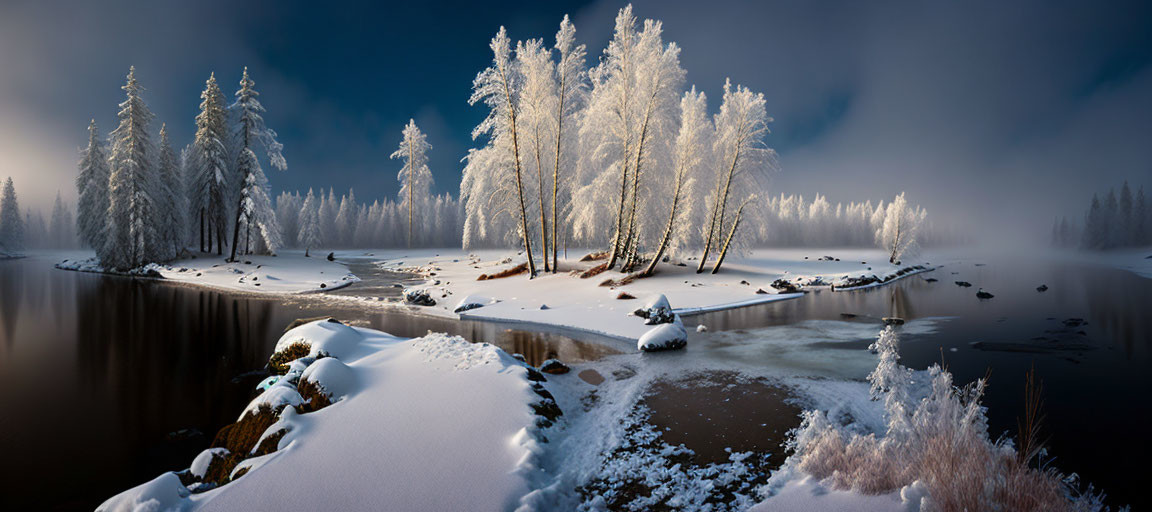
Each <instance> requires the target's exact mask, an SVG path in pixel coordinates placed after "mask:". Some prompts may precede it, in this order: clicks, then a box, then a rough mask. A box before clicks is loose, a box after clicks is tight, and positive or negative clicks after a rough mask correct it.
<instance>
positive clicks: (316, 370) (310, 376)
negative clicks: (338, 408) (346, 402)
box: [301, 357, 356, 402]
mask: <svg viewBox="0 0 1152 512" xmlns="http://www.w3.org/2000/svg"><path fill="white" fill-rule="evenodd" d="M301 378H302V379H303V380H306V381H309V382H313V383H315V384H318V385H319V386H320V388H321V389H323V390H324V391H325V392H327V393H328V395H329V396H330V398H332V401H333V402H335V401H336V400H338V399H339V398H340V397H342V396H345V395H347V394H348V393H351V392H352V391H353V390H354V389H355V388H356V375H355V374H353V373H352V369H351V368H349V367H348V365H346V364H344V363H343V362H342V361H340V360H339V359H336V358H334V357H325V358H324V359H319V360H317V361H316V362H315V363H312V364H311V365H309V366H308V368H307V369H305V370H304V374H303V375H302V376H301Z"/></svg>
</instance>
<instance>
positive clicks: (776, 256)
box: [336, 249, 914, 343]
mask: <svg viewBox="0 0 1152 512" xmlns="http://www.w3.org/2000/svg"><path fill="white" fill-rule="evenodd" d="M585 253H587V251H576V250H571V251H569V256H570V259H568V260H566V261H561V262H560V267H561V272H558V273H555V274H552V273H544V272H542V271H541V272H540V274H539V275H538V276H537V277H536V278H535V279H531V280H529V279H528V277H527V274H519V275H514V276H510V277H504V278H499V279H487V280H483V281H479V280H477V278H478V277H480V275H481V274H494V273H497V272H500V271H502V270H507V269H510V268H512V267H515V266H516V265H518V264H520V263H523V262H524V261H525V259H524V258H523V256H518V255H517V254H516V253H515V252H514V251H509V250H477V251H462V250H450V249H436V250H419V249H416V250H395V249H389V250H378V251H343V252H340V251H338V252H337V253H336V254H337V259H338V260H347V259H353V258H356V259H369V260H371V261H375V262H377V264H379V265H381V266H382V267H383V268H389V269H395V270H406V271H412V272H417V273H420V274H423V275H425V276H426V277H427V279H428V281H427V284H426V285H425V286H424V287H423V288H424V289H425V290H426V291H427V292H428V293H429V295H430V296H431V297H432V298H433V299H434V300H435V301H436V305H435V306H429V307H422V308H420V309H421V311H422V312H426V313H432V314H439V315H445V316H452V317H455V316H457V315H459V317H460V318H471V319H486V320H500V321H504V322H513V323H515V322H525V323H533V324H541V325H548V326H558V327H563V328H566V329H575V330H582V331H589V332H593V333H596V334H601V335H606V336H610V337H616V338H620V339H622V340H628V341H629V342H631V343H635V340H636V339H638V338H639V337H640V336H642V335H643V334H644V333H646V332H647V331H648V330H649V329H650V328H651V326H649V325H645V324H644V321H643V319H641V318H638V317H635V316H630V315H629V313H631V312H632V311H634V310H635V309H637V308H639V307H640V306H642V303H643V301H644V300H645V299H647V298H648V297H651V296H654V295H656V294H664V295H665V296H667V297H668V300H669V302H671V304H672V307H673V308H674V309H675V310H676V311H677V312H678V313H680V314H681V315H690V314H694V313H698V312H705V311H715V310H719V309H727V308H733V307H740V306H747V305H752V304H759V303H764V302H771V301H777V300H786V299H791V298H796V297H799V296H800V295H799V294H797V293H782V292H781V291H780V290H777V289H776V288H773V287H772V286H771V285H772V283H773V282H774V281H776V280H777V279H785V280H788V281H790V282H792V283H795V284H804V283H812V282H823V283H827V284H831V283H835V282H837V281H839V280H841V279H843V278H845V277H859V276H861V275H873V274H874V275H876V276H880V277H883V276H885V275H887V274H891V273H893V272H895V271H897V270H898V269H899V268H902V267H907V266H909V265H912V264H914V263H913V262H911V261H904V262H902V263H903V264H902V265H900V266H897V265H892V264H889V263H888V261H887V258H886V257H885V256H884V254H883V252H882V251H880V250H873V249H821V250H800V249H759V250H756V251H755V252H753V254H752V255H751V256H750V257H748V258H744V259H734V260H732V261H730V262H728V263H725V265H724V267H723V268H722V269H721V271H720V272H719V273H717V274H710V273H707V272H705V273H702V274H697V273H696V272H695V268H694V267H692V266H690V265H689V266H675V265H670V264H662V265H660V266H659V267H658V269H659V271H658V273H657V274H656V275H655V276H653V277H650V278H644V279H636V280H635V281H633V282H631V283H629V284H626V285H622V286H601V283H602V282H604V281H605V280H607V279H615V280H618V279H620V278H622V277H624V274H621V273H619V272H615V271H609V272H604V273H602V274H600V275H597V276H595V277H591V278H587V279H581V278H579V277H577V276H575V275H572V274H571V271H573V270H585V269H588V268H591V267H593V266H595V265H597V264H599V263H602V262H601V261H592V262H579V261H577V260H578V259H579V258H580V257H581V256H583V255H584V254H585ZM823 256H832V258H833V259H832V260H830V261H826V260H821V259H820V258H821V257H823ZM805 257H807V259H805ZM835 258H839V261H836V260H835ZM537 263H538V264H539V262H537ZM688 263H692V262H688ZM809 288H812V286H809ZM803 289H804V287H801V290H803ZM758 291H761V292H763V293H757V292H758ZM621 293H627V294H628V295H631V296H632V297H635V298H636V299H635V300H632V299H624V300H622V299H619V298H618V297H619V296H620V294H621ZM465 299H468V300H467V301H465V303H472V304H474V305H481V307H475V308H474V309H467V310H466V311H462V312H460V313H454V310H456V309H457V307H458V306H460V305H462V301H464V300H465Z"/></svg>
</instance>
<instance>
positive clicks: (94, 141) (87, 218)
mask: <svg viewBox="0 0 1152 512" xmlns="http://www.w3.org/2000/svg"><path fill="white" fill-rule="evenodd" d="M82 155H83V156H82V157H81V158H80V175H79V176H77V177H76V192H77V193H78V194H79V198H80V199H79V204H78V205H77V207H76V213H77V215H76V227H77V231H78V232H79V235H80V241H81V242H82V243H83V244H84V245H86V246H88V247H91V248H93V249H98V248H100V247H101V246H102V245H103V244H104V238H105V230H106V229H107V227H108V178H109V175H110V172H109V171H108V156H107V155H106V154H105V153H104V145H103V144H101V143H100V135H99V130H98V129H97V128H96V120H92V122H91V123H89V124H88V147H86V148H84V150H83V152H82Z"/></svg>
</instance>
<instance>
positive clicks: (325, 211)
mask: <svg viewBox="0 0 1152 512" xmlns="http://www.w3.org/2000/svg"><path fill="white" fill-rule="evenodd" d="M320 197H321V198H322V200H321V201H320V239H319V240H320V243H322V244H325V245H329V246H333V245H336V244H338V243H339V242H340V235H339V228H337V227H336V216H337V215H339V213H340V201H339V200H337V199H336V190H335V189H333V188H332V187H328V196H327V197H324V189H320Z"/></svg>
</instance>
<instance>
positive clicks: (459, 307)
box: [452, 295, 494, 313]
mask: <svg viewBox="0 0 1152 512" xmlns="http://www.w3.org/2000/svg"><path fill="white" fill-rule="evenodd" d="M493 302H494V301H493V300H492V299H489V298H488V297H481V296H479V295H469V296H467V297H464V298H463V299H460V302H458V303H456V307H455V308H452V312H453V313H463V312H465V311H468V310H470V309H476V308H482V307H484V306H487V305H489V304H492V303H493Z"/></svg>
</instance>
